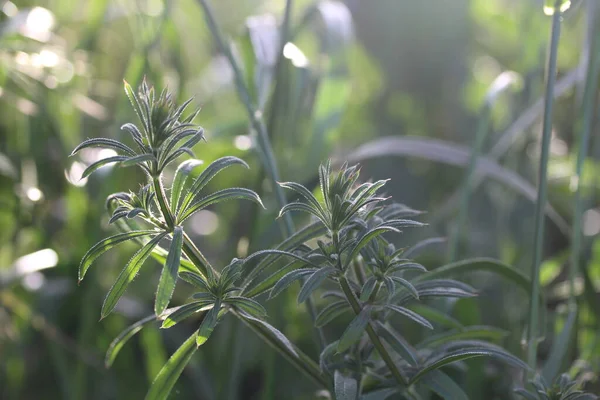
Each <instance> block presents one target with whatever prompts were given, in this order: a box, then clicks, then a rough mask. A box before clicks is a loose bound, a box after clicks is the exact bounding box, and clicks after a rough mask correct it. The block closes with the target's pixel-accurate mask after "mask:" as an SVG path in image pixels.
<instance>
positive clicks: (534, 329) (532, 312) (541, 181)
mask: <svg viewBox="0 0 600 400" xmlns="http://www.w3.org/2000/svg"><path fill="white" fill-rule="evenodd" d="M559 9H560V7H559V4H558V2H557V7H556V9H555V12H554V15H553V17H552V31H551V39H550V50H549V55H548V63H547V70H546V92H545V98H544V125H543V129H542V148H541V155H540V167H539V176H538V195H537V201H536V205H535V235H534V239H535V246H534V256H533V268H532V273H531V302H530V308H529V332H528V343H527V362H528V364H529V366H530V367H531V369H532V370H535V366H536V358H537V339H538V334H539V332H538V330H539V329H538V318H539V313H540V310H539V308H540V302H539V293H540V264H541V262H542V255H543V254H542V253H543V250H544V223H545V218H544V208H545V205H546V198H547V191H548V182H547V175H548V156H549V152H550V137H551V135H552V106H553V100H554V98H553V96H552V94H553V93H554V81H555V78H556V59H557V54H558V42H559V39H560V24H561V15H562V13H561V12H560V11H559Z"/></svg>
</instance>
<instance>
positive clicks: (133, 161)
mask: <svg viewBox="0 0 600 400" xmlns="http://www.w3.org/2000/svg"><path fill="white" fill-rule="evenodd" d="M146 161H150V162H156V157H154V156H153V155H152V154H140V155H137V156H133V157H128V158H127V159H125V160H123V161H122V162H121V167H132V166H134V165H138V164H141V163H144V162H146Z"/></svg>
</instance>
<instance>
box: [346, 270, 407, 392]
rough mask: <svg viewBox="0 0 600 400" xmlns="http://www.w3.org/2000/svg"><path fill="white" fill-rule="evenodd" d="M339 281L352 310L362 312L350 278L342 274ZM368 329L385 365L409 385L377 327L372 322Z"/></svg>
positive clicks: (399, 379) (398, 378)
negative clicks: (376, 330) (350, 283)
mask: <svg viewBox="0 0 600 400" xmlns="http://www.w3.org/2000/svg"><path fill="white" fill-rule="evenodd" d="M339 281H340V287H341V288H342V291H343V292H344V295H345V296H346V299H347V300H348V302H349V303H350V306H351V307H352V310H354V313H355V314H356V315H358V314H360V312H361V311H362V307H361V306H360V303H359V302H358V299H357V298H356V296H355V295H354V292H353V291H352V288H351V287H350V285H349V284H348V280H347V279H346V277H345V276H342V277H341V278H340V279H339ZM366 330H367V334H368V335H369V339H371V343H373V346H375V348H376V349H377V352H378V353H379V355H380V356H381V358H382V359H383V361H384V362H385V365H387V367H388V368H389V370H390V371H391V373H392V375H393V376H394V379H396V381H397V382H398V383H399V384H400V385H401V386H406V385H407V382H406V380H405V379H404V377H403V376H402V374H401V373H400V370H399V369H398V367H396V364H394V360H392V357H391V356H390V354H389V353H388V351H387V349H386V348H385V347H384V346H383V343H382V342H381V340H380V339H379V336H377V333H376V332H375V329H373V326H372V325H371V323H370V322H369V323H367V329H366Z"/></svg>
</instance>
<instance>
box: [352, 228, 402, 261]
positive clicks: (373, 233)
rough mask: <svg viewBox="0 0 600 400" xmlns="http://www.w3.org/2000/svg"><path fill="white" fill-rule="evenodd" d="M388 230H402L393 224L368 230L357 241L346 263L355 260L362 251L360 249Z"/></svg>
mask: <svg viewBox="0 0 600 400" xmlns="http://www.w3.org/2000/svg"><path fill="white" fill-rule="evenodd" d="M386 232H400V231H399V230H398V229H396V228H393V227H391V226H378V227H377V228H373V229H371V230H370V231H368V232H367V233H365V234H364V235H363V236H362V237H361V238H360V240H359V241H358V242H357V243H356V245H355V246H354V248H353V249H352V251H351V252H350V255H349V256H348V259H347V261H346V263H350V262H351V261H352V260H354V259H355V258H356V257H357V256H358V254H359V253H360V251H361V250H362V249H363V248H364V247H365V246H366V245H367V244H369V243H370V242H371V241H372V240H373V239H375V238H376V237H377V236H379V235H382V234H384V233H386Z"/></svg>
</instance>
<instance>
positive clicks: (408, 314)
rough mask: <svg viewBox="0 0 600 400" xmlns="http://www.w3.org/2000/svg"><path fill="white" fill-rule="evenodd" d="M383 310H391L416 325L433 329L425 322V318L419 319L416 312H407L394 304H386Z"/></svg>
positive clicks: (407, 310) (406, 309)
mask: <svg viewBox="0 0 600 400" xmlns="http://www.w3.org/2000/svg"><path fill="white" fill-rule="evenodd" d="M385 308H387V309H390V310H392V311H394V312H396V313H398V314H400V315H403V316H405V317H407V318H410V319H411V320H413V321H414V322H416V323H417V324H419V325H423V326H424V327H425V328H429V329H433V326H432V325H431V323H430V322H429V321H427V320H426V319H425V318H423V317H421V316H420V315H419V314H417V313H416V312H414V311H411V310H409V309H408V308H404V307H400V306H397V305H395V304H386V306H385Z"/></svg>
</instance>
